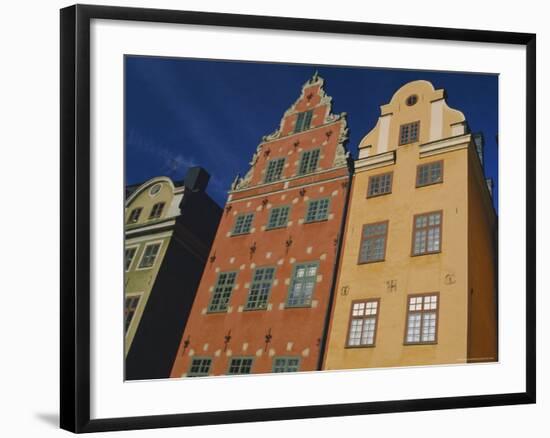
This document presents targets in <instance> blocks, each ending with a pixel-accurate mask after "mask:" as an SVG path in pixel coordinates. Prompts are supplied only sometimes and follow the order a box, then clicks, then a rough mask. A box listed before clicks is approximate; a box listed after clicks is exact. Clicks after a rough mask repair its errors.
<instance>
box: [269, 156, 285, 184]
mask: <svg viewBox="0 0 550 438" xmlns="http://www.w3.org/2000/svg"><path fill="white" fill-rule="evenodd" d="M284 164H285V159H284V158H277V159H274V160H271V161H270V162H269V163H268V165H267V171H266V175H265V182H272V181H278V180H279V179H281V175H282V173H283V168H284Z"/></svg>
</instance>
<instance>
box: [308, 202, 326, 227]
mask: <svg viewBox="0 0 550 438" xmlns="http://www.w3.org/2000/svg"><path fill="white" fill-rule="evenodd" d="M329 204H330V201H329V199H328V198H323V199H316V200H315V201H310V203H309V205H308V209H307V213H306V220H305V221H306V222H316V221H322V220H326V219H328V210H329Z"/></svg>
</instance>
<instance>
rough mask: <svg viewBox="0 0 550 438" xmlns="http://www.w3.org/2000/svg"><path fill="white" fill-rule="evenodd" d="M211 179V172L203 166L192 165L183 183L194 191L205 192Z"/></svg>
mask: <svg viewBox="0 0 550 438" xmlns="http://www.w3.org/2000/svg"><path fill="white" fill-rule="evenodd" d="M209 180H210V174H209V173H208V172H207V171H206V170H204V169H203V168H202V167H199V166H196V167H190V168H189V170H188V171H187V173H186V174H185V178H184V180H183V185H184V186H185V188H186V189H187V190H191V191H192V192H197V191H201V192H204V191H205V190H206V186H207V185H208V181H209Z"/></svg>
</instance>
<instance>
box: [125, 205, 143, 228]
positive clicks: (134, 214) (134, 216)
mask: <svg viewBox="0 0 550 438" xmlns="http://www.w3.org/2000/svg"><path fill="white" fill-rule="evenodd" d="M141 210H143V208H141V207H138V208H134V209H133V210H132V211H131V212H130V216H128V222H126V223H128V224H135V223H136V222H137V221H138V220H139V216H140V215H141Z"/></svg>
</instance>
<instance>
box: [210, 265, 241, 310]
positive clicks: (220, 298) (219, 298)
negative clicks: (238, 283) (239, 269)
mask: <svg viewBox="0 0 550 438" xmlns="http://www.w3.org/2000/svg"><path fill="white" fill-rule="evenodd" d="M236 277H237V273H236V272H220V274H219V275H218V280H217V281H216V286H214V292H213V294H212V299H211V300H210V304H209V305H208V311H209V312H225V311H226V310H227V305H228V304H229V299H230V298H231V294H232V292H233V287H234V286H235V278H236Z"/></svg>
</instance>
